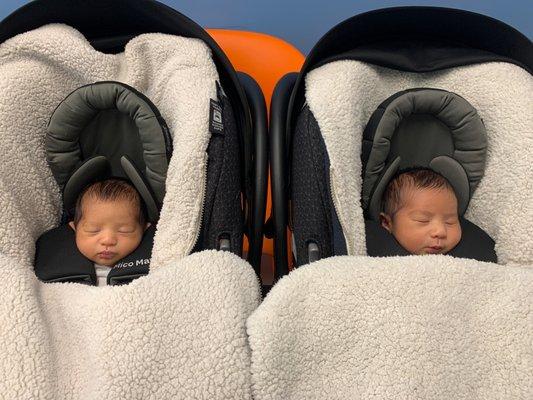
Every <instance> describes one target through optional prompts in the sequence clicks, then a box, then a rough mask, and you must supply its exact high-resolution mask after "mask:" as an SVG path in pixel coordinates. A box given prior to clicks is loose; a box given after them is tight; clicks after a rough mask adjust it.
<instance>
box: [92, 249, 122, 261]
mask: <svg viewBox="0 0 533 400" xmlns="http://www.w3.org/2000/svg"><path fill="white" fill-rule="evenodd" d="M116 254H117V253H115V252H112V251H101V252H100V253H98V254H97V255H98V257H99V258H101V259H104V260H111V259H113V258H114V257H115V256H116Z"/></svg>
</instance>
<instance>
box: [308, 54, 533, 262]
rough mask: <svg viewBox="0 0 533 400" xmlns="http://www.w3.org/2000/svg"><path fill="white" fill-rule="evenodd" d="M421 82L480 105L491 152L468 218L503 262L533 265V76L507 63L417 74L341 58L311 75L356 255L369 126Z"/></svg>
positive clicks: (336, 194) (361, 243) (314, 104)
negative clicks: (380, 109) (392, 99)
mask: <svg viewBox="0 0 533 400" xmlns="http://www.w3.org/2000/svg"><path fill="white" fill-rule="evenodd" d="M417 87H429V88H437V89H445V90H449V91H452V92H455V93H457V94H459V95H461V96H463V97H464V98H465V99H466V100H468V101H469V102H470V103H471V104H472V105H473V106H474V107H475V108H476V109H477V110H478V113H479V115H480V116H481V118H482V119H483V121H484V123H485V127H486V129H487V135H488V156H487V165H486V169H485V176H484V177H483V179H482V180H481V183H480V185H479V186H478V188H477V190H476V192H475V193H474V196H473V198H472V200H471V202H470V205H469V209H468V212H467V217H468V218H469V219H470V220H471V221H472V222H474V223H476V224H477V225H479V226H480V227H481V228H483V229H484V230H485V231H486V232H487V233H489V235H491V237H492V238H493V239H494V240H495V242H496V252H497V254H498V259H499V262H501V263H504V264H508V263H519V264H520V263H522V264H533V239H532V238H533V224H531V221H533V199H532V195H531V194H532V191H533V151H532V150H531V149H533V96H532V95H531V93H533V77H532V76H531V75H530V74H529V73H527V72H526V71H525V70H523V69H521V68H520V67H517V66H516V65H512V64H507V63H487V64H478V65H472V66H467V67H459V68H453V69H449V70H443V71H437V72H431V73H424V74H417V73H407V72H400V71H396V70H391V69H388V68H383V67H378V66H374V65H369V64H365V63H362V62H358V61H336V62H332V63H330V64H326V65H324V66H322V67H320V68H317V69H316V70H314V71H311V72H310V73H309V74H308V75H307V77H306V100H307V103H308V105H309V108H310V110H311V111H312V112H313V114H314V116H315V118H316V120H317V122H318V125H319V127H320V130H321V132H322V135H323V137H324V141H325V144H326V147H327V150H328V154H329V159H330V162H331V169H330V175H331V181H332V191H333V202H334V204H335V207H336V209H337V213H338V215H339V221H340V223H341V226H342V228H343V231H344V234H345V236H346V241H347V249H348V254H349V255H362V254H366V251H365V238H364V221H363V214H362V210H361V207H360V206H359V204H360V193H361V160H360V154H361V138H362V134H363V130H364V128H365V126H366V124H367V122H368V120H369V118H370V116H371V114H372V112H373V111H374V110H375V109H376V108H377V106H378V105H379V104H380V103H381V102H382V101H384V100H385V99H387V98H388V97H389V96H391V95H392V94H394V93H396V92H399V91H401V90H404V89H408V88H417Z"/></svg>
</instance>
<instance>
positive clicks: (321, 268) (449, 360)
mask: <svg viewBox="0 0 533 400" xmlns="http://www.w3.org/2000/svg"><path fill="white" fill-rule="evenodd" d="M532 303H533V270H532V269H531V268H527V267H520V266H503V265H497V264H492V263H481V262H478V261H473V260H466V259H454V258H452V257H450V256H442V255H439V256H410V257H408V258H406V257H394V258H388V259H385V258H370V257H349V256H345V257H335V258H330V259H327V260H322V261H319V262H316V263H313V264H310V265H307V266H304V267H301V268H299V269H297V270H295V271H293V272H292V273H291V274H289V275H288V276H286V277H285V278H283V279H282V280H281V281H279V282H278V283H277V284H276V286H275V287H274V288H273V289H272V290H271V291H270V292H269V294H268V296H267V297H266V299H265V300H264V301H263V303H262V304H261V305H260V306H259V308H258V309H257V310H256V311H255V312H254V313H253V314H252V316H251V317H250V318H249V319H248V322H247V327H248V334H249V336H250V338H249V341H250V346H251V348H252V382H253V383H252V384H253V396H254V399H256V400H266V399H269V400H272V399H280V400H281V399H283V400H292V399H306V400H312V399H317V400H318V399H320V400H325V399H339V400H340V399H343V400H344V399H442V400H449V399H465V400H466V399H468V400H472V399H479V400H485V399H509V400H511V399H524V400H526V399H531V394H532V393H533V380H532V379H531V376H532V374H533V347H532V346H531V343H532V340H533V312H532V311H533V310H532V305H533V304H532Z"/></svg>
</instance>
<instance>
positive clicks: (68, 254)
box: [35, 225, 155, 285]
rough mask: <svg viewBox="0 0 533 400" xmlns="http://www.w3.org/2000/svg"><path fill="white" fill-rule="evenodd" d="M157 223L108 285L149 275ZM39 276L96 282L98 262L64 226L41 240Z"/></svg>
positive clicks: (111, 274)
mask: <svg viewBox="0 0 533 400" xmlns="http://www.w3.org/2000/svg"><path fill="white" fill-rule="evenodd" d="M154 234H155V226H154V225H151V226H150V227H149V228H148V229H146V231H145V232H144V235H143V238H142V240H141V243H140V244H139V246H137V248H136V249H135V250H134V251H133V252H132V253H131V254H129V255H128V256H126V257H124V258H123V259H122V260H120V261H119V262H118V263H117V264H116V265H115V266H114V267H113V269H112V270H111V271H110V272H109V275H108V276H107V284H108V285H120V284H124V283H128V282H131V281H132V280H133V279H135V278H138V277H140V276H143V275H146V274H148V271H149V268H150V259H151V255H152V247H153V244H154ZM35 275H37V277H38V278H39V279H40V280H42V281H44V282H78V283H85V284H88V285H96V272H95V269H94V263H93V262H92V261H90V260H89V259H87V258H85V257H84V256H83V254H81V253H80V251H79V250H78V247H77V246H76V237H75V233H74V231H73V230H72V229H71V228H70V226H68V225H61V226H59V227H57V228H54V229H51V230H49V231H48V232H45V233H43V234H42V235H41V236H40V237H39V239H38V240H37V245H36V252H35Z"/></svg>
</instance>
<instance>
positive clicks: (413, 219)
mask: <svg viewBox="0 0 533 400" xmlns="http://www.w3.org/2000/svg"><path fill="white" fill-rule="evenodd" d="M380 223H381V226H382V227H383V228H385V229H386V230H387V231H388V232H389V233H391V234H392V235H393V236H394V238H395V239H396V241H397V242H398V243H399V244H400V245H401V246H402V247H403V248H404V249H405V250H407V251H408V252H409V253H410V254H446V253H448V252H449V251H450V250H452V249H453V248H454V247H455V246H456V245H457V244H458V243H459V241H460V240H461V233H462V232H461V224H460V223H459V215H458V205H457V197H456V196H455V192H454V190H453V188H452V186H451V185H450V183H449V182H448V181H447V180H446V179H445V178H444V177H443V176H441V175H439V174H438V173H436V172H434V171H432V170H430V169H427V168H414V169H411V170H407V171H405V172H402V173H400V174H399V175H397V176H396V177H395V178H393V179H392V181H391V182H390V183H389V185H388V186H387V188H386V190H385V193H384V195H383V212H382V213H381V214H380Z"/></svg>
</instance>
